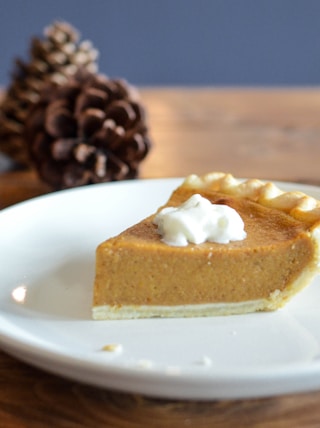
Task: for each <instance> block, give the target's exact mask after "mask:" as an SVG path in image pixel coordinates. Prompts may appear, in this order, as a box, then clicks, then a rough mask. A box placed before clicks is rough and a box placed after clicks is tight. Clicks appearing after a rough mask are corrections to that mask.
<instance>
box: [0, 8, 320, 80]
mask: <svg viewBox="0 0 320 428" xmlns="http://www.w3.org/2000/svg"><path fill="white" fill-rule="evenodd" d="M58 19H62V20H67V21H69V22H70V23H72V24H73V25H74V26H75V27H77V28H78V29H79V30H80V32H81V34H82V38H83V39H90V40H91V41H92V42H93V43H94V45H95V46H96V47H97V49H98V50H99V51H100V59H99V68H100V71H101V72H103V73H105V74H107V75H109V76H110V77H125V78H127V80H129V81H130V82H132V83H134V84H138V85H247V86H248V85H260V86H262V85H308V86H310V85H318V84H319V82H320V1H317V0H291V1H290V0H269V1H268V0H256V1H254V0H238V1H237V0H158V1H156V0H54V1H48V0H42V1H41V0H11V1H9V0H0V86H4V85H6V84H7V83H8V82H9V75H10V72H11V70H12V68H13V59H14V58H15V57H16V56H20V57H24V58H26V57H27V52H28V47H29V43H30V38H31V37H32V36H33V35H41V34H42V31H43V28H44V27H45V26H47V25H48V24H50V23H51V22H53V21H54V20H58Z"/></svg>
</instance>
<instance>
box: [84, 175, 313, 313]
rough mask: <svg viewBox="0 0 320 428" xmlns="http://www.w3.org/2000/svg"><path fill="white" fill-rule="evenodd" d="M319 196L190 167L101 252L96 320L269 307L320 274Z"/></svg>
mask: <svg viewBox="0 0 320 428" xmlns="http://www.w3.org/2000/svg"><path fill="white" fill-rule="evenodd" d="M319 246H320V202H319V201H317V200H315V199H314V198H312V197H310V196H307V195H305V194H304V193H301V192H298V191H294V192H284V191H282V190H280V189H279V188H278V187H277V186H276V185H275V184H273V183H265V182H263V181H260V180H255V179H253V180H247V181H242V180H239V179H236V178H234V177H233V176H232V175H230V174H224V173H215V172H214V173H210V174H207V175H205V176H202V177H199V176H195V175H191V176H189V177H188V178H186V180H185V181H184V182H183V183H182V185H181V186H179V187H178V188H177V189H176V190H175V191H174V192H173V193H172V195H171V197H170V199H169V201H168V202H167V203H166V204H165V205H164V206H163V207H161V208H159V210H158V211H157V212H156V213H155V214H153V215H151V216H150V217H148V218H146V219H144V220H142V221H141V222H140V223H138V224H136V225H135V226H133V227H130V228H129V229H127V230H125V231H124V232H122V233H121V234H120V235H118V236H116V237H113V238H111V239H108V240H107V241H105V242H103V243H102V244H100V245H99V246H98V248H97V251H96V277H95V283H94V298H93V310H92V313H93V318H94V319H121V318H142V317H193V316H211V315H230V314H242V313H248V312H255V311H270V310H275V309H277V308H279V307H281V306H283V305H284V304H285V303H286V302H287V301H288V299H290V298H291V297H292V296H293V295H294V294H296V293H297V292H298V291H300V290H301V289H302V288H303V287H304V286H306V285H307V284H308V283H310V281H311V280H312V278H313V277H314V276H315V275H316V274H317V273H318V272H319V264H320V263H319V262H320V247H319Z"/></svg>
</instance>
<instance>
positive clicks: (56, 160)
mask: <svg viewBox="0 0 320 428" xmlns="http://www.w3.org/2000/svg"><path fill="white" fill-rule="evenodd" d="M26 140H27V142H28V146H29V150H30V155H31V158H32V159H33V161H34V164H35V166H36V169H37V170H38V173H39V175H40V177H41V178H42V179H43V180H44V181H46V182H47V183H49V184H50V185H51V186H52V187H53V188H55V189H62V188H70V187H75V186H81V185H84V184H91V183H98V182H106V181H115V180H123V179H131V178H135V177H137V175H138V167H139V163H140V162H141V161H142V159H144V158H145V156H146V155H147V153H148V151H149V149H150V146H151V143H150V141H149V137H148V135H147V127H146V121H145V114H144V109H143V107H142V105H141V104H140V102H139V99H138V94H137V91H135V90H134V88H132V87H131V86H130V85H128V84H127V83H126V82H125V81H122V80H111V79H108V78H107V77H106V76H103V75H97V74H93V73H88V72H85V71H83V72H79V73H78V74H77V75H76V76H74V77H73V78H70V79H69V81H68V83H67V84H65V85H63V86H58V85H49V86H48V87H47V88H46V89H45V90H44V91H43V92H42V95H41V98H40V100H39V101H38V103H37V104H36V105H35V106H34V107H33V109H32V110H31V112H30V114H29V117H28V119H27V121H26Z"/></svg>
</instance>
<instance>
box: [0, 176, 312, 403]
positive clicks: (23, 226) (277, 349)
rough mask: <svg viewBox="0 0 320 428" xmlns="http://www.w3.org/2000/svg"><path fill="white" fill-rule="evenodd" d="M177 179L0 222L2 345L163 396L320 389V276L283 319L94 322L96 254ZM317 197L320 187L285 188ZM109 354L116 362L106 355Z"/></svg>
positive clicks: (100, 189)
mask: <svg viewBox="0 0 320 428" xmlns="http://www.w3.org/2000/svg"><path fill="white" fill-rule="evenodd" d="M180 182H181V180H180V179H163V180H162V179H161V180H140V181H138V180H136V181H131V182H120V183H115V184H103V185H96V186H88V187H84V188H78V189H74V190H68V191H63V192H59V193H55V194H51V195H47V196H44V197H40V198H37V199H34V200H31V201H28V202H24V203H21V204H18V205H16V206H13V207H11V208H8V209H5V210H3V211H2V212H0V335H1V337H0V345H1V347H2V348H3V349H4V350H6V351H7V352H9V353H10V354H12V355H14V356H16V357H17V358H19V359H21V360H24V361H26V362H28V363H30V364H33V365H35V366H38V367H40V368H43V369H45V370H48V371H51V372H54V373H57V374H60V375H63V376H66V377H69V378H72V379H76V380H80V381H83V382H87V383H90V384H94V385H98V386H102V387H108V388H115V389H119V390H123V391H127V392H137V393H144V394H149V395H153V396H160V397H167V398H191V399H222V398H245V397H261V396H268V395H276V394H283V393H292V392H302V391H309V390H314V389H320V310H319V307H320V287H319V285H320V284H319V282H320V278H319V279H317V280H315V281H314V283H313V284H311V285H310V286H309V287H308V288H307V289H305V290H304V291H303V292H302V293H300V295H299V296H297V297H296V298H295V299H294V300H293V301H292V302H291V303H289V304H288V305H287V306H286V307H285V308H284V309H282V310H280V311H277V312H273V313H259V314H250V315H242V316H231V317H215V318H196V319H149V320H148V319H147V320H133V321H93V320H91V312H90V311H91V307H90V305H91V296H92V284H93V278H94V257H95V248H96V246H97V244H98V243H100V242H101V241H102V240H104V239H106V238H108V237H109V236H111V235H114V234H117V233H119V232H120V231H121V230H123V229H124V228H126V227H127V226H129V225H131V224H133V223H135V222H137V221H138V220H140V219H142V218H143V217H145V216H146V215H148V214H150V213H152V212H153V211H154V210H155V209H156V208H157V207H158V206H159V205H161V204H163V203H164V202H165V201H166V199H167V198H168V196H169V194H170V193H171V190H172V189H173V188H175V187H176V186H177V185H178V183H180ZM282 187H283V188H284V189H287V190H290V189H293V188H295V189H299V190H302V191H305V192H308V193H310V194H312V195H313V196H315V197H317V198H320V189H319V188H316V187H306V186H301V185H290V184H286V183H283V184H282ZM108 344H118V345H121V348H122V349H119V348H118V352H107V351H103V350H102V348H103V347H104V346H105V345H108Z"/></svg>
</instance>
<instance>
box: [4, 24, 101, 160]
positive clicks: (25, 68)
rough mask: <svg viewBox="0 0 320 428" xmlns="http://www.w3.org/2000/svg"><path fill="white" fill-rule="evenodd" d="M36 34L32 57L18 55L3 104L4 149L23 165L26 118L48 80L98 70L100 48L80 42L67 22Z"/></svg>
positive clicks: (61, 79) (57, 80)
mask: <svg viewBox="0 0 320 428" xmlns="http://www.w3.org/2000/svg"><path fill="white" fill-rule="evenodd" d="M44 36H45V37H44V38H41V39H40V38H33V40H32V42H31V47H30V61H29V62H24V61H22V60H21V59H17V60H16V63H15V70H14V71H13V73H12V82H11V85H10V86H9V88H8V90H7V93H6V95H5V97H4V100H3V102H2V104H1V106H0V151H2V152H4V153H6V154H7V155H9V156H10V157H12V158H13V159H15V160H16V161H17V162H19V163H21V164H22V165H27V164H28V163H29V159H28V156H27V151H26V150H25V145H24V141H23V134H24V125H25V119H26V116H27V114H28V112H29V109H30V108H31V106H32V105H33V104H34V103H35V102H37V101H38V99H39V93H40V91H41V89H42V88H43V86H44V84H46V83H47V82H50V81H53V82H56V83H58V84H63V83H65V82H66V81H67V78H68V77H69V76H72V75H74V74H75V73H76V72H77V70H78V69H79V67H81V68H86V69H88V70H89V71H91V72H96V70H97V65H96V62H95V61H96V59H97V56H98V52H97V51H96V50H95V49H94V48H93V47H92V45H91V43H90V42H88V41H83V42H80V43H79V34H78V32H77V31H76V30H75V29H74V28H73V27H72V26H71V25H69V24H68V23H66V22H56V23H54V24H53V25H51V26H50V27H48V28H46V29H45V31H44Z"/></svg>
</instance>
